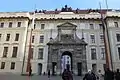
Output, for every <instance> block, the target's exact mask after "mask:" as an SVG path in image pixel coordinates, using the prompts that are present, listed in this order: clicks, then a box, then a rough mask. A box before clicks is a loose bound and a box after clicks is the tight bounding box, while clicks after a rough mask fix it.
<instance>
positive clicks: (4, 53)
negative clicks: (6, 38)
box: [3, 47, 8, 58]
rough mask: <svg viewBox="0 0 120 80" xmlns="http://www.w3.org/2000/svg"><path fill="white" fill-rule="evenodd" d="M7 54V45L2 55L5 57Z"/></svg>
mask: <svg viewBox="0 0 120 80" xmlns="http://www.w3.org/2000/svg"><path fill="white" fill-rule="evenodd" d="M7 54H8V47H4V50H3V57H4V58H5V57H7Z"/></svg>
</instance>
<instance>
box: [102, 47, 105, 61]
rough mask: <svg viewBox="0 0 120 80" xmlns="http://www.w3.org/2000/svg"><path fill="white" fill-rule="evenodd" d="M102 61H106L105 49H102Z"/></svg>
mask: <svg viewBox="0 0 120 80" xmlns="http://www.w3.org/2000/svg"><path fill="white" fill-rule="evenodd" d="M101 59H102V60H105V48H101Z"/></svg>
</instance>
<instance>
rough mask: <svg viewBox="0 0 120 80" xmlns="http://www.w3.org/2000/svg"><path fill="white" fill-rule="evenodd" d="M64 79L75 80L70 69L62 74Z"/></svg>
mask: <svg viewBox="0 0 120 80" xmlns="http://www.w3.org/2000/svg"><path fill="white" fill-rule="evenodd" d="M62 79H63V80H73V76H72V73H71V71H69V70H68V69H64V71H63V73H62Z"/></svg>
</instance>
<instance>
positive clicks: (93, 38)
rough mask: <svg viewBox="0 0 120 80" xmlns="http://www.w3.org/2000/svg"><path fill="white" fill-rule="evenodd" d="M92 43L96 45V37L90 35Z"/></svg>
mask: <svg viewBox="0 0 120 80" xmlns="http://www.w3.org/2000/svg"><path fill="white" fill-rule="evenodd" d="M90 38H91V43H95V35H90Z"/></svg>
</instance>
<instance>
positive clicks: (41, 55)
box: [38, 48, 43, 59]
mask: <svg viewBox="0 0 120 80" xmlns="http://www.w3.org/2000/svg"><path fill="white" fill-rule="evenodd" d="M38 59H43V48H39V49H38Z"/></svg>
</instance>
